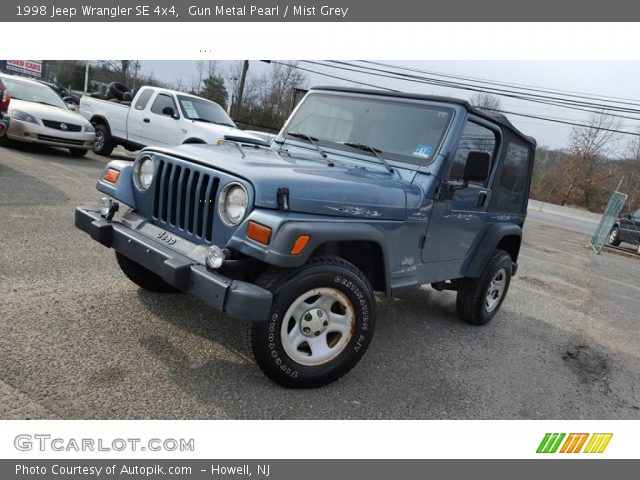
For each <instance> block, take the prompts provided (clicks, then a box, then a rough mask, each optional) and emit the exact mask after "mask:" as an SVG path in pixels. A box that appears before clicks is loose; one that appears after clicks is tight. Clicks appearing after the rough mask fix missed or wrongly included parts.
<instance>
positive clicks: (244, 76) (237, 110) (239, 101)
mask: <svg viewBox="0 0 640 480" xmlns="http://www.w3.org/2000/svg"><path fill="white" fill-rule="evenodd" d="M248 71H249V60H245V61H244V64H243V65H242V75H241V76H240V85H239V86H238V98H237V99H236V106H235V116H236V120H237V119H238V115H239V113H240V108H241V107H242V94H243V93H244V84H245V81H246V80H247V72H248Z"/></svg>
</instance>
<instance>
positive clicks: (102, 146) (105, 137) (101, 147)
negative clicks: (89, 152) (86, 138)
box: [93, 124, 116, 157]
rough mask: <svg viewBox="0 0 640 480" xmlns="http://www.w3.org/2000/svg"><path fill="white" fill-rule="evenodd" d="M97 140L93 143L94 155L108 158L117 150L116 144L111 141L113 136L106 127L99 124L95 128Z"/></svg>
mask: <svg viewBox="0 0 640 480" xmlns="http://www.w3.org/2000/svg"><path fill="white" fill-rule="evenodd" d="M95 130H96V139H95V141H94V142H93V153H95V154H97V155H102V156H103V157H108V156H109V155H111V152H113V149H114V148H116V144H115V143H113V140H112V139H111V134H110V133H109V129H108V128H107V126H106V125H101V124H98V125H96V126H95Z"/></svg>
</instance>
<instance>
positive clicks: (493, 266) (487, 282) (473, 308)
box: [456, 250, 513, 325]
mask: <svg viewBox="0 0 640 480" xmlns="http://www.w3.org/2000/svg"><path fill="white" fill-rule="evenodd" d="M512 268H513V265H512V261H511V256H509V254H508V253H507V252H505V251H504V250H496V252H495V253H494V254H493V255H492V256H491V258H490V259H489V262H487V265H486V267H485V268H484V270H483V272H482V274H481V275H480V277H478V278H463V279H461V280H460V289H459V290H458V297H457V299H456V310H457V312H458V316H459V317H460V319H461V320H463V321H465V322H467V323H470V324H472V325H484V324H486V323H488V322H489V321H490V320H491V319H492V318H493V317H494V316H495V314H496V313H498V310H500V307H501V306H502V302H504V299H505V297H506V295H507V291H508V290H509V284H510V283H511V271H512Z"/></svg>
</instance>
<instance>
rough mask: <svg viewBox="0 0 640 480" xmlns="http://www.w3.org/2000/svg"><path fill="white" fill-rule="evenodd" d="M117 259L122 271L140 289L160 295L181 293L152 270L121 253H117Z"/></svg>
mask: <svg viewBox="0 0 640 480" xmlns="http://www.w3.org/2000/svg"><path fill="white" fill-rule="evenodd" d="M116 259H117V260H118V265H119V266H120V270H122V273H124V274H125V275H126V276H127V277H128V278H129V280H131V281H132V282H133V283H135V284H136V285H138V286H139V287H142V288H144V289H145V290H149V291H150V292H159V293H179V292H180V290H178V289H177V288H175V287H174V286H173V285H169V284H168V283H167V282H165V281H164V280H163V279H162V277H161V276H160V275H158V274H156V273H153V272H152V271H151V270H148V269H146V268H144V267H143V266H142V265H140V264H139V263H136V262H134V261H133V260H131V259H130V258H127V257H125V256H124V255H122V254H121V253H120V252H116Z"/></svg>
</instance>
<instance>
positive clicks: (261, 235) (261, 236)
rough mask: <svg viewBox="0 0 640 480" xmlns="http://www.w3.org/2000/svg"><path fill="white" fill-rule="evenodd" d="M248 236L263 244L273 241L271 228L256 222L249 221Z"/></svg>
mask: <svg viewBox="0 0 640 480" xmlns="http://www.w3.org/2000/svg"><path fill="white" fill-rule="evenodd" d="M247 237H249V238H250V239H251V240H255V241H256V242H258V243H261V244H263V245H269V242H270V241H271V229H270V228H269V227H265V226H264V225H260V224H259V223H256V222H249V225H248V226H247Z"/></svg>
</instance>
